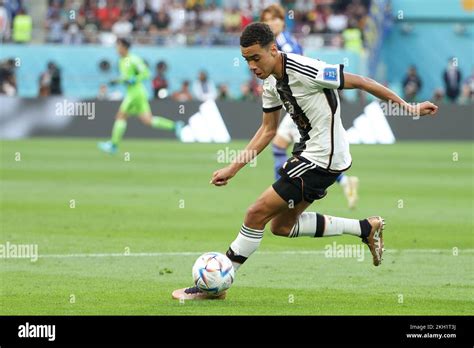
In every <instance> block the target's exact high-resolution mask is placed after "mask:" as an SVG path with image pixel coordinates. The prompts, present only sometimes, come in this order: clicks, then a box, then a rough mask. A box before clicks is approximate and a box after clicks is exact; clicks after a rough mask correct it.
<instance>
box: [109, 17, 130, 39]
mask: <svg viewBox="0 0 474 348" xmlns="http://www.w3.org/2000/svg"><path fill="white" fill-rule="evenodd" d="M132 30H133V24H132V23H131V22H130V21H129V20H128V15H123V16H121V17H120V19H119V20H118V21H117V22H115V23H114V24H113V25H112V33H114V34H115V35H116V36H117V38H120V39H126V38H129V37H130V36H131V34H132Z"/></svg>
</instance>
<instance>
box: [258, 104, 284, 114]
mask: <svg viewBox="0 0 474 348" xmlns="http://www.w3.org/2000/svg"><path fill="white" fill-rule="evenodd" d="M281 108H282V105H278V106H274V107H272V108H262V110H263V112H273V111H277V110H280V109H281Z"/></svg>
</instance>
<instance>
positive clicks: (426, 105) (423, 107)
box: [415, 101, 438, 116]
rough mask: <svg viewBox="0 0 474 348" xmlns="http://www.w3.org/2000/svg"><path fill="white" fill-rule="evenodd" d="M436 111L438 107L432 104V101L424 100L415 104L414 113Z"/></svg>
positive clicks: (429, 113) (431, 113) (420, 113)
mask: <svg viewBox="0 0 474 348" xmlns="http://www.w3.org/2000/svg"><path fill="white" fill-rule="evenodd" d="M437 112H438V107H437V106H436V105H435V104H433V103H432V102H429V101H425V102H423V103H418V104H416V106H415V113H416V114H417V115H418V116H425V115H434V114H436V113H437Z"/></svg>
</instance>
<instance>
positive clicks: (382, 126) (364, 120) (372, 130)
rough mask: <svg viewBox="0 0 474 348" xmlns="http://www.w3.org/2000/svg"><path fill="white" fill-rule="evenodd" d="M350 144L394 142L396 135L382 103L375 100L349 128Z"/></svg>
mask: <svg viewBox="0 0 474 348" xmlns="http://www.w3.org/2000/svg"><path fill="white" fill-rule="evenodd" d="M347 137H348V139H349V143H350V144H394V143H395V135H394V134H393V132H392V128H390V125H389V124H388V122H387V119H386V118H385V115H384V113H383V110H382V108H381V107H380V104H379V103H378V102H377V101H373V102H372V103H370V104H369V105H367V106H366V107H365V108H364V113H363V114H362V115H360V116H359V117H357V118H356V119H355V120H354V125H353V126H352V127H351V128H349V129H348V130H347Z"/></svg>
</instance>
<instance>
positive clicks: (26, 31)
mask: <svg viewBox="0 0 474 348" xmlns="http://www.w3.org/2000/svg"><path fill="white" fill-rule="evenodd" d="M32 31H33V19H32V18H31V16H30V15H28V14H27V13H26V11H25V9H24V8H21V9H20V11H19V12H18V14H17V15H16V16H15V18H13V41H14V42H16V43H26V42H30V41H31V33H32Z"/></svg>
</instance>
